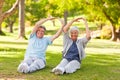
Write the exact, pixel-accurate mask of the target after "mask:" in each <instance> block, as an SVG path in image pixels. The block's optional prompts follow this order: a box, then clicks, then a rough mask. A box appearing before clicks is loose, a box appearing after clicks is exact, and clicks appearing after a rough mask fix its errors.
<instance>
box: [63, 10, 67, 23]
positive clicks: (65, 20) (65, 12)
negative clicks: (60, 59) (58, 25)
mask: <svg viewBox="0 0 120 80" xmlns="http://www.w3.org/2000/svg"><path fill="white" fill-rule="evenodd" d="M67 17H68V11H66V10H65V11H64V22H65V24H67Z"/></svg>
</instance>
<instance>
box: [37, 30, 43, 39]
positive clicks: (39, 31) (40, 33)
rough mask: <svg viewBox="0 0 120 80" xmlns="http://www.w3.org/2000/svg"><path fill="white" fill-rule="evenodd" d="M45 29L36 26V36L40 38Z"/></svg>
mask: <svg viewBox="0 0 120 80" xmlns="http://www.w3.org/2000/svg"><path fill="white" fill-rule="evenodd" d="M44 33H45V30H44V29H43V28H38V30H37V32H36V36H37V37H38V38H42V37H43V36H44Z"/></svg>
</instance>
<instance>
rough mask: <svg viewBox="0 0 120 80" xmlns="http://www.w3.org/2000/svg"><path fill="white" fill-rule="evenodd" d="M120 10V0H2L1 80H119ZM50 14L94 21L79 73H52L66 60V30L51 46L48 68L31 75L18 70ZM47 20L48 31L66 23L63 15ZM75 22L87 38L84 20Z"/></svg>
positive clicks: (0, 16) (0, 10)
mask: <svg viewBox="0 0 120 80" xmlns="http://www.w3.org/2000/svg"><path fill="white" fill-rule="evenodd" d="M119 10H120V1H119V0H62V1H61V0H0V80H119V79H120V76H119V74H120V42H119V41H120V11H119ZM46 17H59V18H62V19H64V21H65V23H67V22H69V21H70V20H72V19H74V18H77V17H84V18H86V19H87V21H88V25H89V28H90V30H91V31H92V32H93V36H92V39H91V41H90V42H89V43H88V44H87V46H86V49H85V51H86V58H85V59H84V60H83V61H82V65H81V69H80V70H78V71H76V72H75V73H73V74H65V75H54V74H53V73H51V72H50V71H51V69H52V68H54V67H55V66H56V65H57V64H58V63H59V62H60V60H61V59H62V54H61V51H62V45H63V44H62V38H63V34H61V36H60V37H59V38H57V39H56V40H55V41H54V42H53V45H50V46H49V47H48V49H47V51H46V60H47V65H46V68H45V69H43V70H39V71H36V72H34V73H30V74H22V73H18V72H17V67H18V65H19V63H20V62H21V61H22V60H23V58H24V53H25V50H26V47H27V43H28V39H29V35H30V32H31V30H32V28H33V27H34V24H35V22H37V21H38V20H40V19H42V18H46ZM44 25H45V26H46V28H47V32H46V33H45V36H51V35H53V34H55V33H56V31H57V30H58V29H59V28H60V27H61V25H60V22H59V21H58V20H57V19H55V20H54V21H52V22H51V21H48V22H46V23H45V24H44ZM74 25H75V26H78V27H79V29H80V37H82V36H83V35H84V33H85V26H84V24H83V23H82V22H77V23H74V24H73V26H74Z"/></svg>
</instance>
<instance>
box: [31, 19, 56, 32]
mask: <svg viewBox="0 0 120 80" xmlns="http://www.w3.org/2000/svg"><path fill="white" fill-rule="evenodd" d="M52 19H55V18H44V19H41V20H39V21H38V22H36V24H35V27H34V28H33V30H32V32H31V34H33V33H35V32H36V31H37V29H38V27H39V26H40V25H42V24H43V23H45V22H46V21H48V20H52Z"/></svg>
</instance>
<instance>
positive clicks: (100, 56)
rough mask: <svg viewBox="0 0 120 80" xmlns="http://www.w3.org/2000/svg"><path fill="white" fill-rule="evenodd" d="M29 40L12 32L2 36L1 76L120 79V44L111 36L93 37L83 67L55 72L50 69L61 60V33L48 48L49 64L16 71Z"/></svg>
mask: <svg viewBox="0 0 120 80" xmlns="http://www.w3.org/2000/svg"><path fill="white" fill-rule="evenodd" d="M26 47H27V40H24V41H20V40H15V39H14V38H13V37H10V36H6V37H5V36H0V80H5V79H8V78H9V79H10V80H16V79H18V80H22V79H23V80H119V79H120V76H119V75H120V44H119V43H117V42H111V41H108V40H97V39H92V40H91V41H90V42H89V43H88V45H87V48H86V49H85V50H86V58H85V59H84V60H83V61H82V65H81V69H80V70H77V71H76V72H75V73H73V74H65V75H55V74H53V73H50V71H51V69H52V68H54V67H55V66H56V65H57V64H58V63H59V62H60V60H61V56H62V54H61V51H62V36H60V37H59V38H58V39H56V40H55V41H54V43H53V45H51V46H49V47H48V49H47V52H46V53H47V54H46V60H47V65H46V68H45V69H43V70H39V71H36V72H33V73H29V74H23V73H18V72H17V67H18V65H19V63H20V61H21V60H23V57H24V53H25V50H26Z"/></svg>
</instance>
